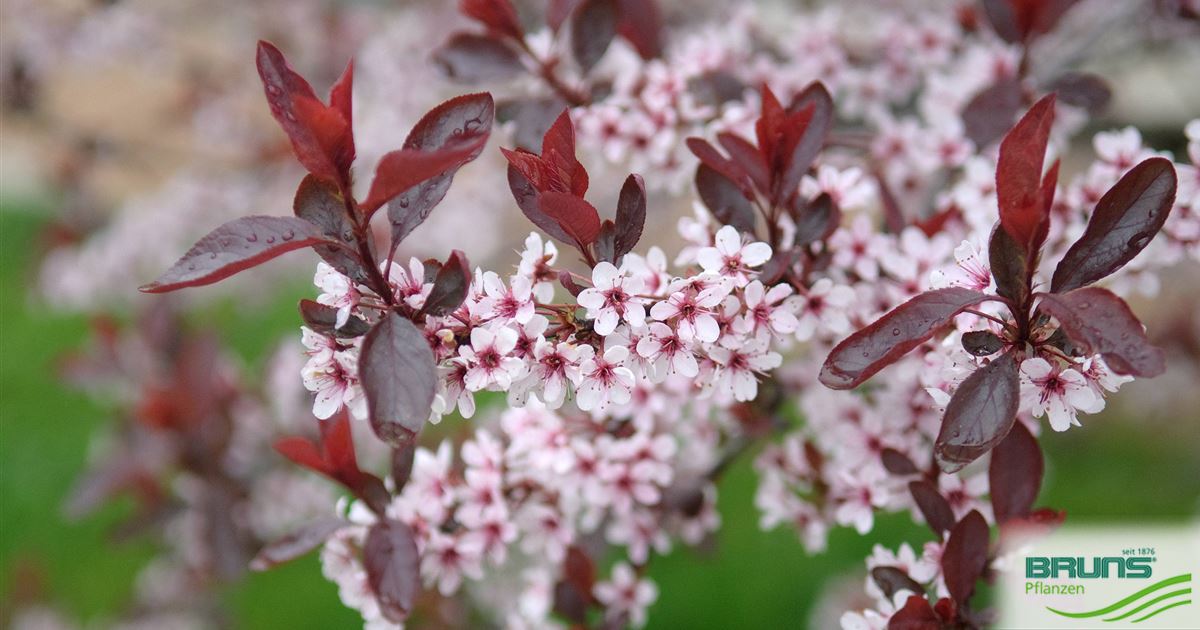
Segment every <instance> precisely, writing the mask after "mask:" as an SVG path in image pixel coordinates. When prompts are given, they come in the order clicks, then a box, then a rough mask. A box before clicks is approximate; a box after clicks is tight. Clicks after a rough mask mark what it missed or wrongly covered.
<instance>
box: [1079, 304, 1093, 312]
mask: <svg viewBox="0 0 1200 630" xmlns="http://www.w3.org/2000/svg"><path fill="white" fill-rule="evenodd" d="M1089 308H1092V303H1091V302H1080V303H1079V310H1081V311H1086V310H1087V309H1089Z"/></svg>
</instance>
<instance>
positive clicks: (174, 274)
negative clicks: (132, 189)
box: [139, 216, 329, 293]
mask: <svg viewBox="0 0 1200 630" xmlns="http://www.w3.org/2000/svg"><path fill="white" fill-rule="evenodd" d="M321 243H329V241H326V240H325V235H324V234H322V233H321V229H320V228H318V227H317V226H316V225H313V224H312V223H309V222H308V221H305V220H304V219H298V218H296V217H262V216H250V217H242V218H240V219H235V220H233V221H230V222H229V223H226V224H225V225H222V226H221V227H219V228H217V229H215V230H213V231H212V232H209V233H208V235H207V236H205V237H204V238H202V239H200V240H199V241H197V242H196V244H195V245H193V246H192V248H191V249H190V250H188V252H187V253H186V254H184V255H183V257H182V258H180V259H179V261H178V262H176V263H175V264H174V265H172V266H171V268H170V269H168V270H167V271H166V272H165V273H163V274H162V275H161V276H159V277H158V279H157V280H155V281H154V282H151V283H150V284H147V285H143V286H142V287H140V288H139V290H140V291H143V292H145V293H166V292H167V291H174V290H176V289H182V288H185V287H197V286H203V285H206V284H212V283H214V282H217V281H218V280H223V279H225V278H228V277H229V276H232V275H233V274H235V273H237V272H239V271H243V270H245V269H249V268H251V267H254V266H256V265H260V264H262V263H264V262H266V261H268V260H270V259H272V258H275V257H276V256H279V255H281V254H286V253H287V252H290V251H292V250H295V249H301V248H303V247H309V246H310V245H317V244H321Z"/></svg>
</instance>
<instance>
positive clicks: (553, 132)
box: [539, 109, 588, 197]
mask: <svg viewBox="0 0 1200 630" xmlns="http://www.w3.org/2000/svg"><path fill="white" fill-rule="evenodd" d="M539 157H541V158H542V162H543V163H544V164H545V165H546V166H547V167H548V168H549V169H550V170H551V171H552V172H553V173H554V174H555V175H557V176H558V177H559V178H561V180H562V184H563V185H564V186H565V187H564V188H562V189H561V191H565V192H571V193H573V194H574V195H575V196H576V197H582V196H583V195H584V193H586V192H587V189H588V174H587V170H586V169H584V168H583V164H581V163H580V162H579V160H578V159H577V158H576V157H575V126H574V124H572V123H571V112H570V110H567V109H564V110H563V111H562V113H561V114H559V115H558V118H556V119H555V120H554V122H553V123H551V125H550V128H549V129H547V130H546V135H545V136H543V137H542V154H541V156H539ZM539 190H542V192H547V191H548V190H554V191H556V192H559V191H560V189H558V188H550V189H539Z"/></svg>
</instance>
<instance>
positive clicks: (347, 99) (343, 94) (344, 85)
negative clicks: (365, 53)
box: [329, 59, 354, 143]
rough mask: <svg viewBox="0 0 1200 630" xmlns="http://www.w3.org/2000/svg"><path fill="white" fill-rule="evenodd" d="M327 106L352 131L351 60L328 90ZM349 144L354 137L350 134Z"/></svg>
mask: <svg viewBox="0 0 1200 630" xmlns="http://www.w3.org/2000/svg"><path fill="white" fill-rule="evenodd" d="M329 106H330V107H332V108H334V109H336V110H337V111H338V112H339V113H341V115H342V118H345V119H346V125H348V126H349V127H350V128H351V129H354V60H353V59H351V60H350V62H349V63H347V64H346V69H345V70H343V71H342V76H341V77H339V78H338V80H337V83H334V84H333V87H332V88H330V90H329ZM350 142H351V143H353V142H354V136H353V134H351V136H350Z"/></svg>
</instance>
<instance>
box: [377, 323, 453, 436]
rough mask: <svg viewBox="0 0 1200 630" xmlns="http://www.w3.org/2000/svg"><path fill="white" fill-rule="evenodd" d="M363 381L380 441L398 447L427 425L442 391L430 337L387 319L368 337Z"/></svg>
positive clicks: (411, 327) (407, 325) (412, 327)
mask: <svg viewBox="0 0 1200 630" xmlns="http://www.w3.org/2000/svg"><path fill="white" fill-rule="evenodd" d="M358 378H359V380H360V382H361V383H362V387H363V391H364V392H365V393H366V395H367V409H368V411H369V413H370V417H371V428H373V429H374V430H375V435H377V436H379V439H381V440H383V441H384V442H387V443H388V444H390V445H392V446H398V445H401V444H404V443H405V442H407V441H408V440H410V439H412V437H413V436H414V435H416V433H417V432H419V431H420V430H421V427H422V426H424V425H425V421H426V420H427V419H428V418H429V410H430V407H431V405H432V404H433V396H434V394H435V392H436V388H437V366H436V365H435V364H434V359H433V351H432V350H430V348H429V343H428V342H427V341H426V340H425V335H424V334H423V333H422V332H421V331H420V330H419V329H418V328H417V327H416V326H415V325H413V323H412V322H410V321H408V320H407V319H404V318H403V317H400V316H399V315H397V314H395V313H388V314H387V315H385V316H384V317H383V319H381V320H380V321H379V323H377V324H376V325H375V327H374V328H372V329H371V331H370V332H368V333H367V336H366V338H365V339H363V345H362V354H361V355H360V357H359V360H358Z"/></svg>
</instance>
